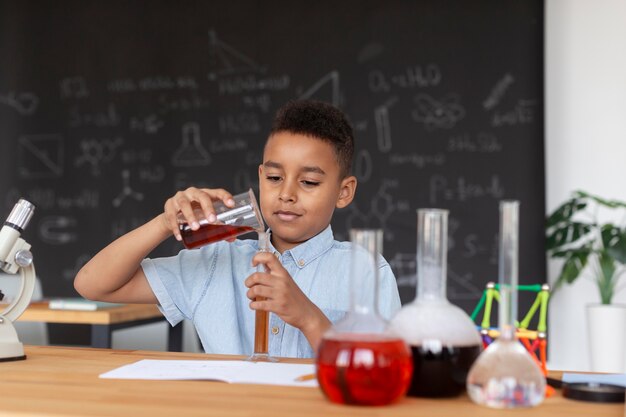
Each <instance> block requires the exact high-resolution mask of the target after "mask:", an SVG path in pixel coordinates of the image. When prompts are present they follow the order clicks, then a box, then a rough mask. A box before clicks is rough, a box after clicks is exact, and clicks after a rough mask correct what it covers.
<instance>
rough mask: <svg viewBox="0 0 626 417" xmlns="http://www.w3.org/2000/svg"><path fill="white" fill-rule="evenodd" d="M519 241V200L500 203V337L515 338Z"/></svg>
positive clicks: (505, 338)
mask: <svg viewBox="0 0 626 417" xmlns="http://www.w3.org/2000/svg"><path fill="white" fill-rule="evenodd" d="M518 242H519V201H502V202H501V203H500V255H499V256H500V259H499V260H498V276H499V281H500V304H499V310H498V317H499V327H500V332H501V333H500V337H502V338H503V340H514V339H515V318H516V317H517V283H518V275H517V273H518V271H517V268H518V259H517V258H518Z"/></svg>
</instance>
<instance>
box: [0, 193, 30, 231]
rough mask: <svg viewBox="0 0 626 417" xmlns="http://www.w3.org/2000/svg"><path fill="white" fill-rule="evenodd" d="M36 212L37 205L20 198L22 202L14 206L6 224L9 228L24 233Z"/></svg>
mask: <svg viewBox="0 0 626 417" xmlns="http://www.w3.org/2000/svg"><path fill="white" fill-rule="evenodd" d="M34 212H35V205H34V204H32V203H31V202H29V201H26V200H24V199H23V198H20V200H19V201H18V202H17V203H16V204H15V206H13V210H11V214H9V217H8V218H7V219H6V221H5V222H4V225H5V226H9V227H11V228H13V229H15V230H17V231H18V232H20V233H22V232H23V231H24V228H26V226H27V225H28V222H29V221H30V219H31V218H32V217H33V213H34Z"/></svg>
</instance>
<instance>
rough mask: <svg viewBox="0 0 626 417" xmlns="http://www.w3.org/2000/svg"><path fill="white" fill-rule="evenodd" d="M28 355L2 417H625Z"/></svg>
mask: <svg viewBox="0 0 626 417" xmlns="http://www.w3.org/2000/svg"><path fill="white" fill-rule="evenodd" d="M26 354H27V356H28V358H27V359H26V360H25V361H16V362H4V363H0V392H1V393H2V397H1V399H0V416H3V417H13V416H21V417H23V416H30V417H35V416H37V417H41V416H46V417H57V416H111V417H118V416H133V417H140V416H150V417H172V416H178V417H187V416H190V417H195V416H202V417H207V416H220V417H224V416H271V417H283V416H284V417H287V416H289V417H293V416H298V417H308V416H311V417H313V416H315V417H319V416H324V417H335V416H389V417H394V416H403V417H404V416H406V417H409V416H410V417H422V416H423V417H444V416H445V417H495V416H503V415H510V416H515V417H526V416H537V417H566V416H567V417H571V416H592V417H603V416H614V417H623V416H624V406H623V405H620V404H594V403H585V402H579V401H572V400H567V399H565V398H563V397H562V396H561V395H560V391H559V390H557V394H556V395H555V396H554V397H552V398H548V399H547V400H545V401H544V403H543V404H542V405H540V406H539V407H536V408H531V409H522V410H514V411H503V410H492V409H488V408H483V407H479V406H477V405H475V404H473V403H472V402H471V401H470V400H469V399H468V398H467V396H461V397H458V398H454V399H448V400H429V399H421V398H404V399H402V400H401V401H400V402H399V403H397V404H394V405H390V406H385V407H354V406H342V405H336V404H332V403H330V402H328V401H327V400H326V399H325V398H324V396H323V395H322V393H321V391H320V390H319V389H317V388H305V387H302V388H301V387H277V386H263V385H239V384H226V383H223V382H213V381H141V380H136V381H135V380H114V379H99V378H98V375H100V374H101V373H103V372H106V371H109V370H111V369H114V368H117V367H119V366H122V365H125V364H129V363H133V362H136V361H138V360H141V359H146V358H149V359H198V360H203V359H240V358H241V357H235V356H218V355H205V354H198V353H172V352H150V351H122V350H111V349H92V348H61V347H51V346H27V347H26ZM299 362H306V361H299Z"/></svg>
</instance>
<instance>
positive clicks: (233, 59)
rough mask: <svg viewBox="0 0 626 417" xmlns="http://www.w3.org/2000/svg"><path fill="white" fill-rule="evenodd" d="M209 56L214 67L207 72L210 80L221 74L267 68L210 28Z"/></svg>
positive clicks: (261, 70) (260, 70)
mask: <svg viewBox="0 0 626 417" xmlns="http://www.w3.org/2000/svg"><path fill="white" fill-rule="evenodd" d="M209 57H210V59H211V68H212V71H211V72H209V73H208V74H207V77H208V78H209V80H214V79H215V78H216V77H218V76H221V75H231V74H237V73H241V72H249V71H258V72H263V71H264V70H265V69H264V67H262V66H261V65H259V64H257V63H256V62H255V61H254V60H253V59H252V58H250V57H249V56H247V55H245V54H243V53H241V52H239V51H238V50H237V49H235V48H234V47H232V46H231V45H229V44H227V43H225V42H223V41H222V40H221V39H220V38H219V37H218V36H217V33H216V32H215V30H214V29H210V30H209Z"/></svg>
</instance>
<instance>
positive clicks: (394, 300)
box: [378, 258, 402, 320]
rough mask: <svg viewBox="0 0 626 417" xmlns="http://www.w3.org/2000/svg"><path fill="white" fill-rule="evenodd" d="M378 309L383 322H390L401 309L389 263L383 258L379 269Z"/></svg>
mask: <svg viewBox="0 0 626 417" xmlns="http://www.w3.org/2000/svg"><path fill="white" fill-rule="evenodd" d="M378 272H379V274H378V277H379V291H380V292H379V293H378V309H379V312H380V315H381V316H383V318H384V319H385V320H391V319H392V318H393V316H395V314H396V313H397V312H398V311H399V310H400V307H402V305H401V303H400V293H399V292H398V283H397V282H396V277H395V275H394V274H393V271H392V270H391V266H389V263H387V261H386V260H385V259H384V258H383V259H382V261H381V262H380V269H379V271H378Z"/></svg>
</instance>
